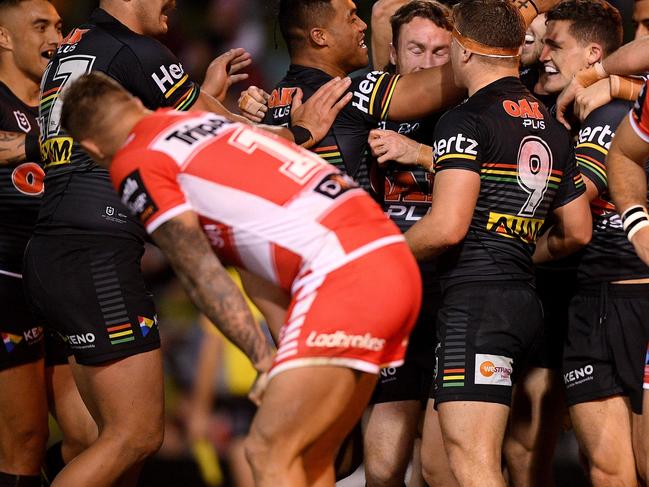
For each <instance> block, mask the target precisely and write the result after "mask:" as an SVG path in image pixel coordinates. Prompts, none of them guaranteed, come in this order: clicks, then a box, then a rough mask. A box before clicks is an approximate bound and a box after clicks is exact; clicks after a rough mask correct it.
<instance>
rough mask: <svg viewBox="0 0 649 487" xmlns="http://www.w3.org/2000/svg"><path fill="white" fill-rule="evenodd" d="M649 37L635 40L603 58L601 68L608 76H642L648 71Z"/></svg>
mask: <svg viewBox="0 0 649 487" xmlns="http://www.w3.org/2000/svg"><path fill="white" fill-rule="evenodd" d="M647 50H649V37H643V38H640V39H636V40H635V41H633V42H629V43H628V44H625V45H624V46H622V47H620V48H619V49H618V50H617V51H615V52H614V53H613V54H611V55H610V56H608V57H606V58H604V60H603V61H602V67H603V68H604V70H605V71H606V72H607V73H608V74H621V75H630V74H643V73H646V72H647V71H649V57H647V56H646V55H645V53H646V52H647Z"/></svg>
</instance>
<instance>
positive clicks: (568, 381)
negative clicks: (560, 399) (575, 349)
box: [563, 364, 595, 389]
mask: <svg viewBox="0 0 649 487" xmlns="http://www.w3.org/2000/svg"><path fill="white" fill-rule="evenodd" d="M594 371H595V369H594V367H593V366H592V365H591V364H588V365H585V366H583V367H579V368H578V369H573V370H571V371H570V372H566V373H565V374H563V383H564V384H565V385H566V389H570V388H571V387H575V386H577V385H579V384H583V383H584V382H588V381H591V380H593V379H594V377H593V373H594Z"/></svg>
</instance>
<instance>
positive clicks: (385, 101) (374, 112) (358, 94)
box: [349, 71, 400, 125]
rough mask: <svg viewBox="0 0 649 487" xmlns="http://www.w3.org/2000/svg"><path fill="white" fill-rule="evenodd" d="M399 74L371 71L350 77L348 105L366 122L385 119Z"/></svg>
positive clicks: (374, 122) (373, 122)
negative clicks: (350, 93) (350, 99)
mask: <svg viewBox="0 0 649 487" xmlns="http://www.w3.org/2000/svg"><path fill="white" fill-rule="evenodd" d="M399 78H400V76H399V75H398V74H397V75H395V74H390V73H383V72H381V71H372V72H371V73H367V74H365V75H362V76H357V77H354V78H352V86H351V88H350V89H351V91H352V94H353V97H352V102H351V103H350V105H349V106H350V107H351V108H352V109H353V110H354V111H355V112H356V113H357V114H358V115H360V116H361V117H362V118H363V119H365V120H366V121H367V122H368V123H371V124H374V125H376V122H379V121H382V120H385V119H386V117H387V115H388V111H389V109H390V103H391V102H392V97H393V95H394V91H395V88H396V86H397V83H398V82H399Z"/></svg>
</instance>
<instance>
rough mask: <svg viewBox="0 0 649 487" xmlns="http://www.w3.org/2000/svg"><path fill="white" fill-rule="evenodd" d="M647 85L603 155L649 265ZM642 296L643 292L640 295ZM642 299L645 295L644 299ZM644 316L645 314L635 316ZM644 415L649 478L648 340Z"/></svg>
mask: <svg viewBox="0 0 649 487" xmlns="http://www.w3.org/2000/svg"><path fill="white" fill-rule="evenodd" d="M646 90H647V88H646V85H645V87H644V88H643V91H642V94H641V95H640V98H639V99H638V101H637V102H636V103H635V105H634V107H633V110H632V111H631V112H630V113H629V115H628V117H625V118H624V119H622V122H621V123H620V125H619V126H618V128H617V130H616V131H615V138H614V139H613V141H612V143H611V147H610V149H609V153H608V155H607V157H606V166H607V174H608V179H609V189H610V193H611V196H612V198H613V203H614V204H615V208H616V209H617V211H618V213H619V214H620V215H621V217H622V225H623V228H624V231H625V233H626V236H627V238H628V239H629V241H630V242H631V244H632V245H633V248H634V249H635V252H636V254H637V256H638V257H639V258H640V259H642V261H643V262H644V264H645V265H648V266H649V232H648V231H647V226H649V224H648V223H647V220H648V219H647V210H646V208H647V160H649V128H648V127H647V120H648V117H649V115H648V113H649V107H648V106H647V96H646ZM642 297H643V298H645V296H642ZM645 299H646V298H645ZM643 301H644V299H643ZM638 318H639V319H646V314H643V315H642V316H638ZM643 389H644V391H643V402H642V411H643V417H642V421H641V428H640V431H639V435H638V437H639V438H641V439H642V440H641V442H640V444H637V443H636V445H635V446H636V455H637V457H636V462H637V466H638V469H639V471H640V475H641V477H642V478H643V479H644V481H645V482H647V480H648V479H649V472H648V471H647V470H648V468H649V444H648V440H647V438H649V421H648V420H647V411H648V410H649V344H648V346H647V353H646V356H645V361H644V380H643Z"/></svg>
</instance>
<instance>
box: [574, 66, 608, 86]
mask: <svg viewBox="0 0 649 487" xmlns="http://www.w3.org/2000/svg"><path fill="white" fill-rule="evenodd" d="M604 78H608V73H607V72H606V70H605V69H604V66H602V63H601V62H596V63H595V64H593V65H592V66H590V67H589V68H587V69H582V70H581V71H579V72H578V73H577V74H576V75H575V80H576V81H577V82H578V83H579V84H580V85H581V86H583V87H584V88H588V87H589V86H590V85H592V84H595V83H597V82H598V81H599V80H602V79H604Z"/></svg>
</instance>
